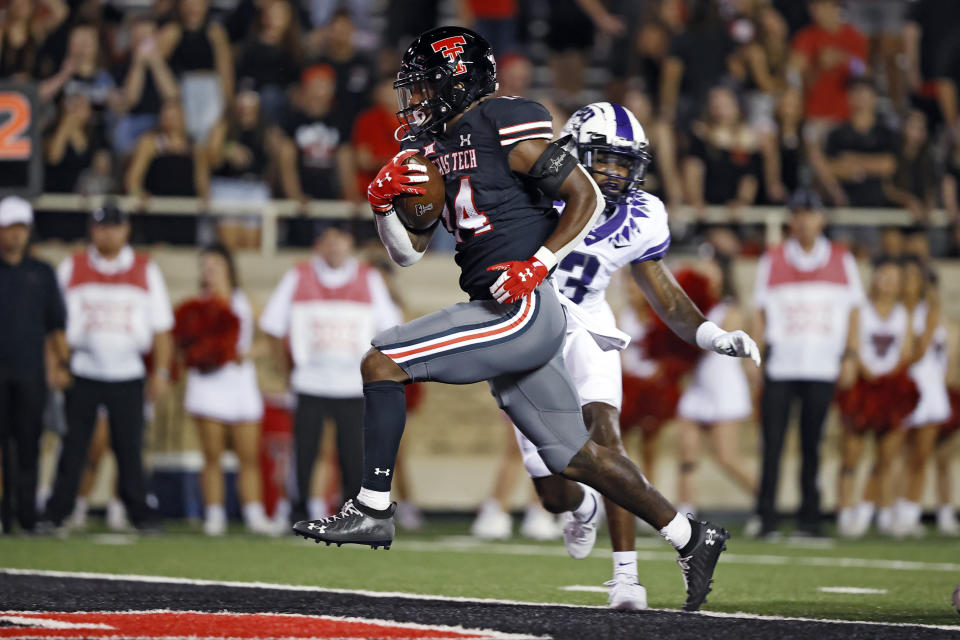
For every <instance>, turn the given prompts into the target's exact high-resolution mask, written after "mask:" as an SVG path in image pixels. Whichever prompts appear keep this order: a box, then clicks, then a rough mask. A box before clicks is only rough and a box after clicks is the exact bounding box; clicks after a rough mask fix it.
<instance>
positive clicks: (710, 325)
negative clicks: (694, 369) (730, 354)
mask: <svg viewBox="0 0 960 640" xmlns="http://www.w3.org/2000/svg"><path fill="white" fill-rule="evenodd" d="M723 333H726V332H725V331H724V330H723V329H721V328H720V327H719V326H717V323H716V322H711V321H710V320H707V321H706V322H704V323H703V324H701V325H700V326H699V327H697V346H698V347H700V348H701V349H708V350H712V349H713V341H714V340H715V339H716V337H717V336H719V335H721V334H723Z"/></svg>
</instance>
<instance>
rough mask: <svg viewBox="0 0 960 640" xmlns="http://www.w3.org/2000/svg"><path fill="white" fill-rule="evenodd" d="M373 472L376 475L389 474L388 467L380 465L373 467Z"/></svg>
mask: <svg viewBox="0 0 960 640" xmlns="http://www.w3.org/2000/svg"><path fill="white" fill-rule="evenodd" d="M373 473H374V475H377V476H380V475H383V476H389V475H390V469H381V468H380V467H374V468H373Z"/></svg>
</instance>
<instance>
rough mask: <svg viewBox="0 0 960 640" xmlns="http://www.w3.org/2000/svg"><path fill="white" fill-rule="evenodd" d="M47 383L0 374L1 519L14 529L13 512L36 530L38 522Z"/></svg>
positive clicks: (24, 525) (25, 526)
mask: <svg viewBox="0 0 960 640" xmlns="http://www.w3.org/2000/svg"><path fill="white" fill-rule="evenodd" d="M46 395H47V386H46V384H45V383H44V381H43V378H39V379H35V380H34V379H27V380H12V379H7V378H0V452H2V454H3V499H2V501H0V523H2V524H3V531H4V533H12V531H13V520H14V516H16V519H17V520H19V522H20V526H21V527H22V528H23V529H24V530H26V531H31V530H33V527H34V525H36V523H37V508H36V503H37V469H38V468H39V465H40V436H41V434H42V433H43V406H44V401H45V400H46Z"/></svg>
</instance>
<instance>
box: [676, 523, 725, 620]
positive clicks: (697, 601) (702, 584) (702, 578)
mask: <svg viewBox="0 0 960 640" xmlns="http://www.w3.org/2000/svg"><path fill="white" fill-rule="evenodd" d="M694 535H696V536H697V542H696V546H694V547H693V549H691V550H690V552H689V553H688V554H687V555H685V556H681V557H679V558H677V564H679V565H680V571H681V572H682V573H683V583H684V584H685V585H686V587H687V601H686V602H685V603H684V605H683V610H684V611H699V610H700V607H701V606H703V603H704V602H706V601H707V594H708V593H710V585H711V583H713V571H714V569H716V567H717V560H719V559H720V554H721V553H722V552H724V551H726V549H727V540H729V539H730V534H729V533H727V530H726V529H724V528H723V527H718V526H717V525H715V524H711V523H709V522H700V523H699V527H697V526H695V527H694Z"/></svg>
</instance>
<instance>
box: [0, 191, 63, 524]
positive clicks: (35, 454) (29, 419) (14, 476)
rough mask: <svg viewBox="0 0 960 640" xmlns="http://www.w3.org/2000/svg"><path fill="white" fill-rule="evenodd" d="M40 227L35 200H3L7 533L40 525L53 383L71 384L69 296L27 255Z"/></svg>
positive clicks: (1, 402)
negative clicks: (43, 442) (44, 437)
mask: <svg viewBox="0 0 960 640" xmlns="http://www.w3.org/2000/svg"><path fill="white" fill-rule="evenodd" d="M32 224H33V209H32V208H31V207H30V203H29V202H27V201H26V200H24V199H22V198H18V197H16V196H9V197H7V198H4V199H3V200H0V301H2V303H0V451H2V453H3V461H2V466H3V498H2V500H0V525H2V526H0V530H2V531H4V532H6V533H11V532H12V531H13V525H14V519H16V520H17V521H19V524H20V527H21V529H23V531H25V532H32V531H34V529H35V527H36V524H37V513H36V495H37V471H38V468H39V460H40V435H41V433H42V431H43V420H42V415H43V408H44V405H45V402H46V397H47V380H48V379H49V381H50V383H51V386H53V387H54V388H63V387H65V386H66V385H67V384H69V382H70V373H69V371H68V369H67V362H68V359H69V357H70V352H69V349H68V348H67V342H66V339H65V338H64V327H65V322H66V311H65V309H64V305H63V298H62V297H61V295H60V290H59V289H58V288H57V280H56V277H55V276H54V273H53V269H52V268H51V267H50V265H48V264H47V263H45V262H41V261H40V260H36V259H35V258H33V257H31V256H30V255H29V254H28V252H27V245H28V243H29V240H30V227H31V225H32ZM45 354H47V357H45Z"/></svg>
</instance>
